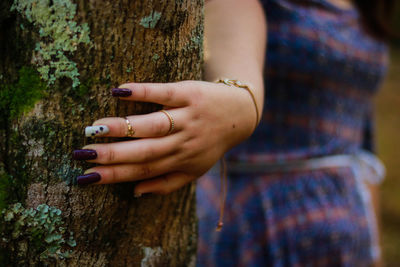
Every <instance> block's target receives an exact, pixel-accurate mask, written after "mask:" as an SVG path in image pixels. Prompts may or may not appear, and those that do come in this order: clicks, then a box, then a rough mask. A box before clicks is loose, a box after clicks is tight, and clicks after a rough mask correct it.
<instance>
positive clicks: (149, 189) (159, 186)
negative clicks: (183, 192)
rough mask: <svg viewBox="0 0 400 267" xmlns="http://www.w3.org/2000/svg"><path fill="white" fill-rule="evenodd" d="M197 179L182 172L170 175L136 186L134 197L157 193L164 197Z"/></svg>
mask: <svg viewBox="0 0 400 267" xmlns="http://www.w3.org/2000/svg"><path fill="white" fill-rule="evenodd" d="M195 178H196V177H194V176H191V175H188V174H186V173H182V172H174V173H169V174H166V175H163V176H161V177H157V178H154V179H150V180H146V181H143V182H140V183H138V184H137V185H136V186H135V192H134V195H135V196H136V197H139V196H141V195H142V194H145V193H155V194H162V195H165V194H169V193H171V192H173V191H176V190H178V189H179V188H181V187H183V186H184V185H186V184H187V183H189V182H191V181H193V180H194V179H195Z"/></svg>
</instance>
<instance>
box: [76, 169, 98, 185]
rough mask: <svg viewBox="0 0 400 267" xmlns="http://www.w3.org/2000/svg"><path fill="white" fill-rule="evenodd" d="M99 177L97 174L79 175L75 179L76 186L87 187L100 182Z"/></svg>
mask: <svg viewBox="0 0 400 267" xmlns="http://www.w3.org/2000/svg"><path fill="white" fill-rule="evenodd" d="M100 179H101V176H100V174H98V173H97V172H92V173H89V174H85V175H81V176H78V177H77V178H76V182H77V183H78V185H88V184H92V183H95V182H98V181H100Z"/></svg>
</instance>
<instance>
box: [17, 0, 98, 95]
mask: <svg viewBox="0 0 400 267" xmlns="http://www.w3.org/2000/svg"><path fill="white" fill-rule="evenodd" d="M11 10H16V11H18V12H19V13H20V14H21V15H22V16H23V17H24V18H26V19H27V20H28V21H29V22H30V23H33V24H34V25H35V26H36V27H37V28H38V29H39V35H40V41H39V42H37V43H36V47H35V51H34V54H33V62H34V63H35V64H36V65H37V70H38V71H39V73H40V74H41V77H42V78H43V79H44V80H46V81H47V83H48V85H52V84H54V82H55V81H56V80H57V79H60V78H62V77H67V78H70V79H71V80H72V86H73V87H74V88H75V87H77V86H79V72H78V68H77V64H76V63H75V62H74V61H72V60H71V59H70V58H69V57H71V56H72V55H73V54H74V52H75V51H76V50H77V49H78V46H79V44H90V37H89V34H90V30H89V26H88V24H87V23H83V24H82V25H78V23H77V22H76V21H74V20H73V19H74V17H75V14H76V4H74V3H72V2H71V1H70V0H52V1H50V0H14V4H13V5H12V7H11Z"/></svg>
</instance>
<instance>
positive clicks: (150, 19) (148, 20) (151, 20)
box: [140, 11, 161, 29]
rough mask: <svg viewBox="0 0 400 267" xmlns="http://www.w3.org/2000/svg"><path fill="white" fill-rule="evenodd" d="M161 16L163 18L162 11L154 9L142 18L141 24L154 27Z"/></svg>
mask: <svg viewBox="0 0 400 267" xmlns="http://www.w3.org/2000/svg"><path fill="white" fill-rule="evenodd" d="M160 18H161V13H160V12H158V11H153V12H151V13H150V15H148V16H146V17H144V18H142V19H141V20H140V25H142V26H143V27H145V28H148V29H154V28H155V27H156V25H157V22H158V21H159V20H160Z"/></svg>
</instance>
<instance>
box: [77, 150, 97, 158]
mask: <svg viewBox="0 0 400 267" xmlns="http://www.w3.org/2000/svg"><path fill="white" fill-rule="evenodd" d="M95 158H97V152H96V150H93V149H78V150H74V151H73V152H72V159H75V160H88V159H95Z"/></svg>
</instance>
